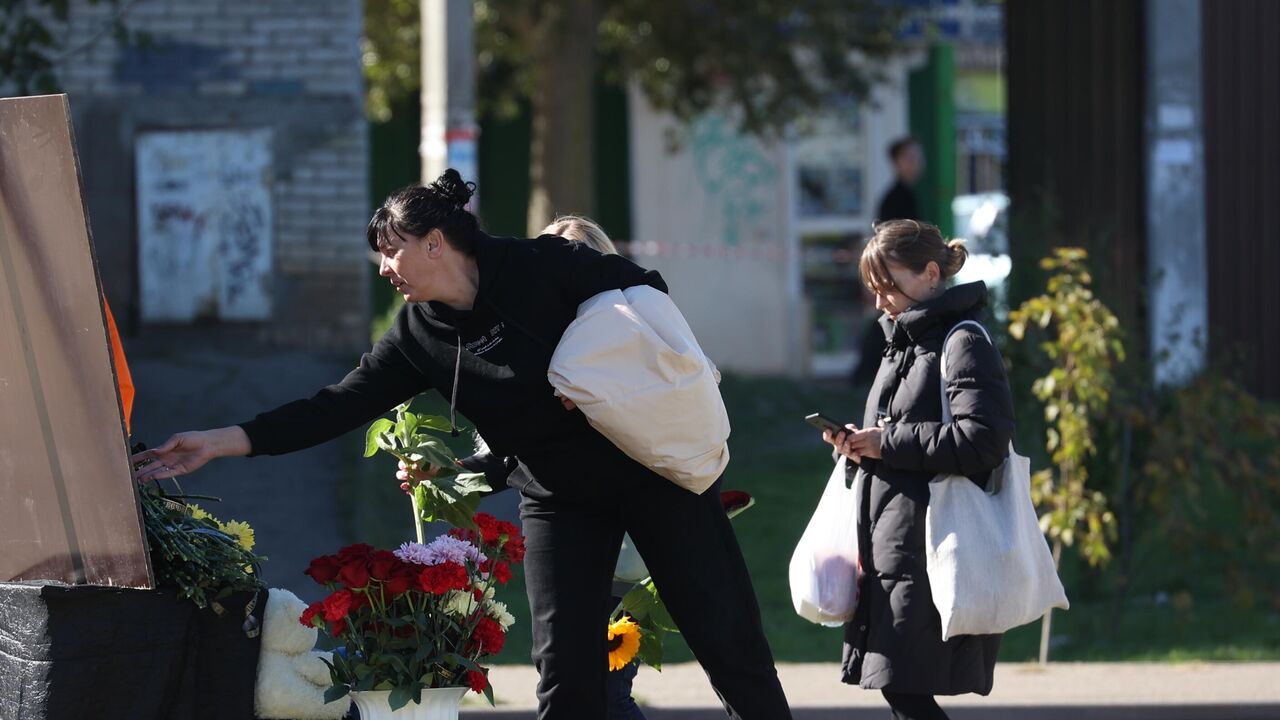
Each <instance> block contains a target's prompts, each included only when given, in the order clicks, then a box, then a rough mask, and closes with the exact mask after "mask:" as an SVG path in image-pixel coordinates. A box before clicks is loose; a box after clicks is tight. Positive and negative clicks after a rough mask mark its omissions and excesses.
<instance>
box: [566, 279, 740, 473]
mask: <svg viewBox="0 0 1280 720" xmlns="http://www.w3.org/2000/svg"><path fill="white" fill-rule="evenodd" d="M547 379H548V380H550V381H551V385H552V386H553V387H554V388H555V389H556V391H557V393H558V394H560V395H562V396H563V397H566V398H568V399H570V400H572V401H573V402H574V404H575V405H577V406H578V409H579V410H581V411H582V412H583V414H585V415H586V416H587V420H588V421H589V422H590V423H591V425H592V427H594V428H595V429H596V430H598V431H599V432H600V434H602V435H604V436H605V437H607V438H609V440H610V441H612V442H613V444H614V445H616V446H617V447H618V449H620V450H622V452H624V453H626V454H627V455H628V456H629V457H630V458H631V459H633V460H635V461H636V462H639V463H640V464H642V465H644V466H646V467H648V468H649V469H651V470H653V471H654V472H656V473H658V474H659V475H661V476H663V477H665V478H667V479H668V480H670V481H672V482H674V483H675V484H677V485H679V486H680V487H682V488H685V489H686V490H690V491H692V492H695V493H698V494H701V493H702V492H704V491H705V490H706V489H707V488H709V487H711V484H712V483H714V482H715V481H716V479H717V478H719V477H720V474H721V473H722V472H724V468H725V466H726V465H728V463H729V447H728V440H729V414H728V412H726V411H725V407H724V400H722V399H721V397H720V388H719V386H718V383H719V379H720V376H719V373H718V372H717V371H716V369H715V365H713V364H712V363H711V361H710V360H709V359H708V358H707V356H706V355H705V354H703V352H702V348H701V347H699V346H698V341H697V340H696V339H695V338H694V336H693V331H692V330H690V329H689V323H687V322H686V321H685V319H684V316H683V315H681V314H680V310H679V309H678V308H677V307H676V305H675V303H674V302H672V301H671V298H670V297H668V296H667V294H666V293H664V292H662V291H660V290H656V289H654V288H651V287H649V286H647V285H640V286H637V287H632V288H627V289H626V290H609V291H606V292H603V293H600V294H599V295H596V296H595V297H592V298H590V299H589V300H587V301H586V302H584V303H582V305H580V306H579V307H578V317H577V319H575V320H574V321H573V322H572V323H571V324H570V325H569V327H568V329H566V330H565V332H564V335H563V337H561V339H560V344H559V345H558V346H557V347H556V350H555V353H554V354H553V355H552V357H551V365H550V367H549V368H548V370H547Z"/></svg>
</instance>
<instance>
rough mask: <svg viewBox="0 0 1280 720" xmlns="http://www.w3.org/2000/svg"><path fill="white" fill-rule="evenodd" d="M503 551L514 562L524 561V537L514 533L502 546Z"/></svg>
mask: <svg viewBox="0 0 1280 720" xmlns="http://www.w3.org/2000/svg"><path fill="white" fill-rule="evenodd" d="M502 553H503V554H504V555H506V556H507V559H508V560H510V561H511V562H513V563H521V562H524V538H523V537H522V536H520V535H512V536H511V539H509V540H507V544H506V545H503V546H502Z"/></svg>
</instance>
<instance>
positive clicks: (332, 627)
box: [329, 618, 347, 637]
mask: <svg viewBox="0 0 1280 720" xmlns="http://www.w3.org/2000/svg"><path fill="white" fill-rule="evenodd" d="M346 629H347V619H346V618H338V619H337V620H334V621H333V622H331V623H329V634H330V635H332V636H334V637H338V636H339V635H341V634H342V633H343V631H344V630H346Z"/></svg>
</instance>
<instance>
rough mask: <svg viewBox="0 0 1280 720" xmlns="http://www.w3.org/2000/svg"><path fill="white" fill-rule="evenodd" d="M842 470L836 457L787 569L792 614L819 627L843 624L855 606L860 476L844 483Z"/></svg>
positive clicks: (857, 574) (858, 573)
mask: <svg viewBox="0 0 1280 720" xmlns="http://www.w3.org/2000/svg"><path fill="white" fill-rule="evenodd" d="M845 468H846V465H845V459H844V458H843V457H842V458H840V460H839V461H838V462H837V463H836V467H835V470H833V471H832V472H831V479H829V480H827V488H826V490H824V491H823V493H822V499H820V500H819V501H818V508H817V509H816V510H814V511H813V517H812V518H811V519H810V520H809V525H808V527H806V528H805V529H804V534H803V535H801V536H800V542H799V544H797V545H796V551H795V553H793V554H792V555H791V565H790V567H789V568H788V570H789V572H788V574H789V576H790V581H791V602H792V604H793V605H794V606H795V608H796V613H797V614H798V615H799V616H800V617H802V618H804V619H805V620H808V621H809V622H812V623H818V624H821V625H840V624H842V623H845V622H848V621H849V620H850V619H852V618H853V612H854V610H855V609H857V607H858V577H859V575H860V574H861V568H860V567H859V564H858V498H859V497H860V496H861V494H862V483H863V482H864V479H863V473H862V470H858V473H857V475H856V476H855V477H854V481H853V487H851V488H849V487H845V482H846V480H845V472H846V470H845Z"/></svg>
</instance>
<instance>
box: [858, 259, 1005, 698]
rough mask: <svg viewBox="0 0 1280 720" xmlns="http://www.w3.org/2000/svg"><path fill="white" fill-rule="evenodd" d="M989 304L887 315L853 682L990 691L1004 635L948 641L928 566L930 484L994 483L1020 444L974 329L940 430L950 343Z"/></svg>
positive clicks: (960, 352)
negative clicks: (943, 479) (953, 477)
mask: <svg viewBox="0 0 1280 720" xmlns="http://www.w3.org/2000/svg"><path fill="white" fill-rule="evenodd" d="M985 305H986V287H985V286H984V285H983V284H982V283H981V282H976V283H970V284H966V285H957V286H956V287H953V288H950V289H949V290H947V291H946V292H944V293H943V294H942V295H940V296H938V297H936V298H934V299H932V300H929V301H927V302H924V303H921V304H919V305H917V306H915V307H914V308H912V309H910V310H908V311H906V312H903V313H901V314H900V315H899V316H898V319H897V321H896V322H895V321H890V320H889V319H888V318H887V317H884V318H881V321H880V322H881V325H882V326H883V327H884V330H885V334H886V337H887V338H888V348H887V349H886V350H885V356H884V360H883V361H882V362H881V364H880V371H879V373H878V374H877V375H876V381H875V384H874V385H873V386H872V389H871V395H870V397H868V399H867V409H866V414H865V416H864V419H863V425H862V427H870V426H871V425H874V424H877V423H880V424H881V425H882V427H883V428H884V433H883V435H882V440H881V446H880V452H881V456H882V458H881V459H880V460H872V459H867V460H864V461H863V462H862V466H861V469H862V471H863V472H864V473H865V476H864V482H863V492H862V501H861V509H860V527H859V542H860V555H861V558H862V565H863V570H864V573H865V574H864V576H863V580H862V587H861V592H862V596H861V600H860V601H859V606H858V612H857V615H856V616H855V618H854V620H853V621H852V622H850V623H848V624H846V625H845V646H844V662H843V679H844V682H846V683H849V684H860V685H861V686H862V687H864V688H871V689H883V690H889V691H891V692H900V693H919V694H927V695H959V694H963V693H979V694H982V695H986V694H987V693H989V692H991V686H992V679H993V675H994V671H995V663H996V653H997V651H998V650H999V647H1000V636H999V635H970V636H960V637H953V638H951V639H950V640H949V641H947V642H943V641H942V627H941V619H940V618H939V616H938V611H937V610H936V609H935V608H934V605H933V599H932V597H931V595H930V589H929V577H928V574H927V573H926V563H925V510H926V509H927V507H928V505H929V481H930V480H931V479H933V478H934V477H935V476H937V475H938V474H939V473H946V474H959V475H966V476H968V477H969V478H970V479H972V480H973V481H974V482H976V483H978V484H979V485H982V486H985V485H986V483H987V480H988V478H989V477H990V474H991V471H992V470H993V469H995V468H996V467H998V466H999V465H1000V464H1001V463H1002V462H1003V461H1004V458H1005V456H1006V454H1007V452H1008V448H1009V441H1010V439H1011V438H1012V436H1013V427H1014V426H1013V402H1012V398H1011V394H1010V390H1009V380H1008V378H1007V377H1006V375H1005V370H1004V363H1003V362H1002V360H1001V358H1000V354H999V352H998V351H997V350H996V349H995V348H994V347H992V345H991V343H990V342H988V341H987V339H986V337H985V336H983V334H982V332H981V331H979V330H978V329H977V328H974V327H973V326H972V325H966V326H965V327H963V328H960V329H959V330H958V331H957V332H956V333H955V334H954V335H953V336H952V337H951V341H950V343H949V345H948V347H947V364H948V367H947V375H948V378H947V384H946V392H947V396H948V398H949V400H950V404H951V412H952V415H953V420H952V422H950V423H947V424H943V423H942V400H941V397H940V390H939V381H940V378H939V364H940V360H941V358H940V351H941V347H942V342H943V339H944V338H945V337H946V336H947V333H948V331H950V330H951V329H952V328H953V327H954V326H955V325H956V323H958V322H960V321H961V320H966V319H978V320H980V316H981V314H982V310H983V308H984V306H985ZM851 471H852V470H851Z"/></svg>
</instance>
